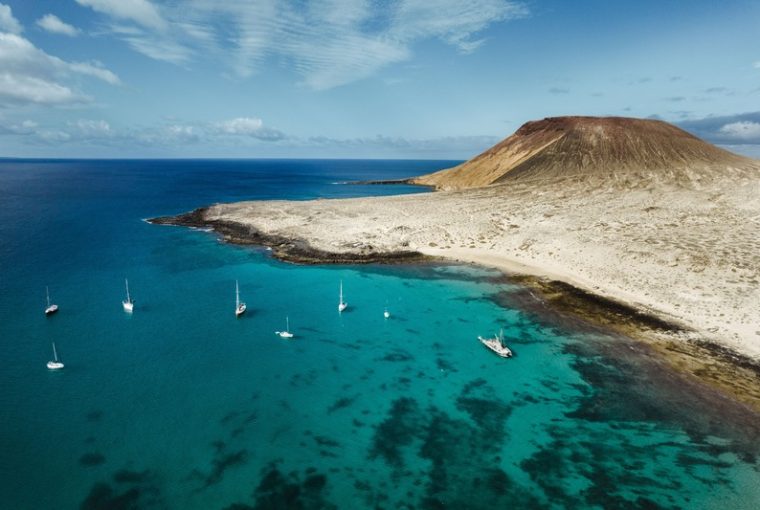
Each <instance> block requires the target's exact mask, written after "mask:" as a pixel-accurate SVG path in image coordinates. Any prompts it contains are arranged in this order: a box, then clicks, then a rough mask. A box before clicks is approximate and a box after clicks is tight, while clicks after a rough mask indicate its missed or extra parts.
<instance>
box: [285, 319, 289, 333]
mask: <svg viewBox="0 0 760 510" xmlns="http://www.w3.org/2000/svg"><path fill="white" fill-rule="evenodd" d="M285 331H287V332H290V319H289V318H288V317H287V316H286V317H285Z"/></svg>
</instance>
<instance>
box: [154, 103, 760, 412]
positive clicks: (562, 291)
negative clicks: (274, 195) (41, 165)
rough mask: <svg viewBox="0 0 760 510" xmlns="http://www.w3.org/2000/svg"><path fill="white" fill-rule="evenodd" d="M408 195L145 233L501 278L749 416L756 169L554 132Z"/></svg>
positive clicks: (577, 130) (228, 213)
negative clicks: (625, 340)
mask: <svg viewBox="0 0 760 510" xmlns="http://www.w3.org/2000/svg"><path fill="white" fill-rule="evenodd" d="M405 182H410V183H413V184H419V185H425V186H431V187H433V188H435V189H436V191H435V192H434V193H420V194H412V195H398V196H384V197H368V198H353V199H335V200H313V201H279V200H275V201H250V202H239V203H230V204H216V205H212V206H209V207H205V208H202V209H198V210H195V211H192V212H189V213H186V214H182V215H179V216H174V217H163V218H155V219H153V220H151V221H152V222H153V223H159V224H173V225H185V226H193V227H203V228H211V229H213V230H214V231H216V232H217V233H219V234H220V235H221V236H222V237H223V238H224V239H225V240H227V241H229V242H233V243H239V244H255V245H262V246H268V247H271V248H272V251H273V254H274V256H276V257H278V258H281V259H283V260H289V261H293V262H298V263H366V262H409V261H421V260H424V259H429V258H435V259H444V260H451V261H459V262H467V263H476V264H481V265H485V266H490V267H495V268H499V269H501V270H502V271H504V272H505V273H507V274H511V275H516V277H517V278H522V280H521V281H522V282H523V283H525V284H526V285H529V286H532V287H533V288H535V289H537V290H539V291H540V293H541V295H543V297H544V299H546V300H547V301H549V302H551V303H553V304H554V305H555V306H558V307H562V306H565V307H566V308H568V309H572V310H573V311H574V312H575V313H581V314H583V315H584V316H585V317H586V318H589V319H590V320H594V319H595V318H596V319H599V318H601V317H605V316H606V317H607V318H606V319H603V322H604V323H605V324H606V325H609V326H612V327H618V328H620V329H621V330H622V331H623V332H625V333H626V334H629V335H633V336H637V337H639V338H642V339H643V340H646V342H647V344H648V345H650V346H651V347H652V348H653V349H655V350H657V351H659V352H660V353H661V354H663V357H664V358H665V359H667V360H668V361H669V362H671V363H672V364H673V366H675V367H677V368H679V369H681V370H684V371H686V372H688V373H691V374H693V375H694V376H696V377H699V378H700V379H702V380H704V381H707V382H709V383H710V384H712V385H714V386H716V387H719V388H721V389H722V390H726V391H728V392H730V393H731V394H732V395H734V396H735V397H737V398H738V399H740V400H742V401H744V402H745V403H747V404H749V405H752V406H753V407H756V408H758V409H760V368H759V367H760V365H759V364H758V362H759V361H760V198H759V197H760V161H756V160H753V159H749V158H745V157H742V156H739V155H736V154H733V153H731V152H728V151H726V150H723V149H721V148H719V147H716V146H714V145H711V144H709V143H707V142H705V141H703V140H700V139H699V138H697V137H695V136H693V135H691V134H689V133H687V132H685V131H683V130H681V129H679V128H677V127H675V126H673V125H671V124H668V123H665V122H662V121H658V120H649V119H632V118H621V117H553V118H546V119H543V120H538V121H534V122H528V123H526V124H524V125H523V126H522V127H520V128H519V129H518V130H517V131H516V132H515V133H514V134H512V135H511V136H509V137H508V138H506V139H505V140H503V141H502V142H500V143H498V144H497V145H495V146H494V147H492V148H490V149H488V150H486V151H485V152H483V153H482V154H480V155H478V156H476V157H474V158H473V159H471V160H469V161H467V162H465V163H463V164H461V165H459V166H457V167H454V168H451V169H447V170H442V171H440V172H436V173H433V174H430V175H424V176H418V177H411V178H410V179H408V180H407V181H405ZM584 310H585V313H584Z"/></svg>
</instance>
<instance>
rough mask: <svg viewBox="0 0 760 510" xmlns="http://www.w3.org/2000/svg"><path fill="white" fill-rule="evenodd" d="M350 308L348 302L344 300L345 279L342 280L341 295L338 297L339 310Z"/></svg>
mask: <svg viewBox="0 0 760 510" xmlns="http://www.w3.org/2000/svg"><path fill="white" fill-rule="evenodd" d="M346 308H348V303H346V302H345V301H343V280H341V281H340V295H339V297H338V311H339V312H342V311H343V310H345V309H346Z"/></svg>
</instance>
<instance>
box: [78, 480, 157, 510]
mask: <svg viewBox="0 0 760 510" xmlns="http://www.w3.org/2000/svg"><path fill="white" fill-rule="evenodd" d="M114 480H115V481H116V483H117V484H121V485H122V488H123V486H124V485H129V487H128V488H124V490H118V489H117V488H115V487H113V486H111V485H110V484H107V483H104V482H99V483H96V484H95V485H93V486H92V488H91V489H90V492H89V494H88V495H87V497H86V498H85V499H84V501H82V503H81V504H80V505H79V508H80V509H81V510H140V509H143V508H165V507H166V505H165V504H163V503H164V502H163V501H162V498H161V491H160V489H159V488H158V486H157V485H155V483H154V482H153V481H152V475H151V474H150V473H149V472H148V471H142V472H136V471H127V470H120V471H117V472H116V473H115V474H114Z"/></svg>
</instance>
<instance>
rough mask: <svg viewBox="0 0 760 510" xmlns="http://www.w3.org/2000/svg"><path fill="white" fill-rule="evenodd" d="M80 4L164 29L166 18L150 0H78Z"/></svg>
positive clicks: (119, 17) (147, 26)
mask: <svg viewBox="0 0 760 510" xmlns="http://www.w3.org/2000/svg"><path fill="white" fill-rule="evenodd" d="M76 2H77V3H78V4H79V5H82V6H84V7H90V8H91V9H92V10H94V11H97V12H100V13H103V14H106V15H108V16H111V17H113V18H117V19H122V20H128V21H133V22H135V23H137V24H139V25H142V26H144V27H146V28H153V29H157V30H164V29H165V28H166V27H167V23H166V20H164V18H163V17H162V16H161V14H160V13H159V11H158V8H157V7H156V6H155V5H153V4H152V3H150V2H149V1H148V0H76Z"/></svg>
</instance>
